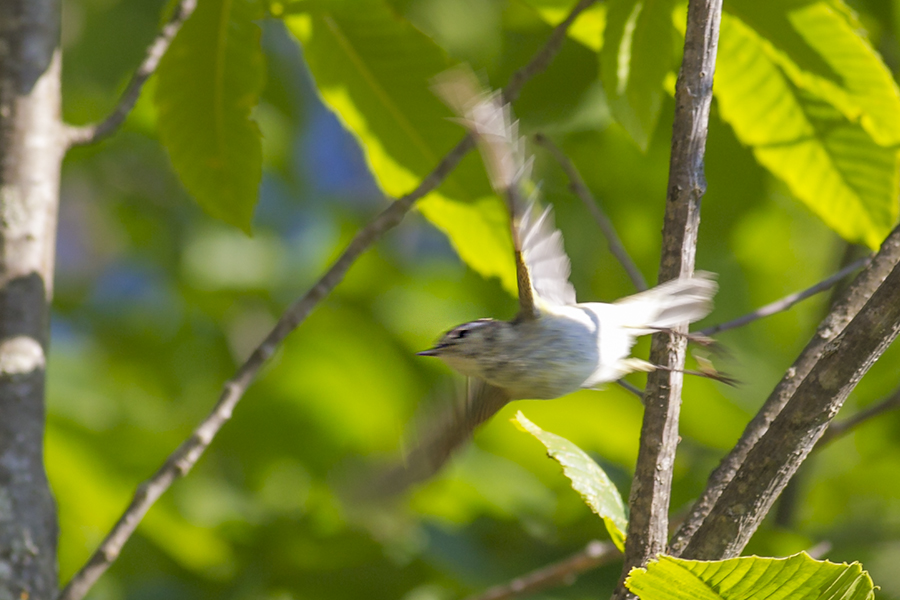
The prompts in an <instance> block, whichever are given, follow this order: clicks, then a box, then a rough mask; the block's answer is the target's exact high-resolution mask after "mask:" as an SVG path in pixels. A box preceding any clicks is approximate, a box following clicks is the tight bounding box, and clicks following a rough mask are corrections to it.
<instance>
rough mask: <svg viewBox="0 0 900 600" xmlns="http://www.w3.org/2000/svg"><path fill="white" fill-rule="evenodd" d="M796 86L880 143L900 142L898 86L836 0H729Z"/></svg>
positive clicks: (736, 12) (899, 95)
mask: <svg viewBox="0 0 900 600" xmlns="http://www.w3.org/2000/svg"><path fill="white" fill-rule="evenodd" d="M727 10H728V11H729V12H731V13H733V14H734V15H735V16H737V17H739V18H740V19H741V21H743V22H744V23H745V24H747V25H748V26H750V27H751V28H752V29H754V30H755V31H756V32H757V33H758V34H759V35H760V36H761V37H762V38H764V39H765V40H766V41H767V42H768V43H767V44H766V45H765V46H763V51H765V52H766V53H767V55H768V56H769V57H770V58H771V59H772V60H773V61H775V62H777V63H778V65H779V66H780V67H781V68H782V69H784V72H785V74H786V75H787V76H788V77H790V79H791V81H792V82H793V83H794V85H796V86H797V87H800V88H801V89H804V90H806V91H808V92H810V93H812V94H815V95H816V96H818V97H820V98H822V99H823V100H826V101H827V102H829V103H830V104H832V105H834V106H835V108H837V109H839V110H840V111H841V113H842V114H843V115H844V116H845V117H846V118H847V119H848V120H850V121H852V122H854V123H859V124H860V125H861V126H862V128H863V129H864V130H865V131H866V132H867V133H868V134H869V135H870V136H871V137H872V139H873V140H875V142H876V143H878V144H879V145H882V146H890V145H896V144H898V143H900V89H898V88H897V84H896V82H895V81H894V78H893V77H892V76H891V72H890V70H889V69H888V68H887V66H886V65H885V64H884V62H883V61H882V60H881V57H880V56H879V55H878V53H877V52H876V51H875V49H874V48H873V47H872V45H871V43H870V42H869V41H868V40H867V39H866V38H865V37H864V36H863V35H862V34H861V33H860V32H861V31H862V27H861V25H860V24H859V23H858V22H857V21H856V19H855V18H854V17H853V15H852V13H851V12H850V10H849V9H848V8H847V7H846V6H845V5H844V4H843V3H842V2H840V1H839V0H828V1H826V0H819V1H812V2H811V1H809V0H802V1H801V0H789V1H785V0H729V2H728V3H727Z"/></svg>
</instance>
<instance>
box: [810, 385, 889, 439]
mask: <svg viewBox="0 0 900 600" xmlns="http://www.w3.org/2000/svg"><path fill="white" fill-rule="evenodd" d="M895 408H900V388H897V389H896V390H894V393H892V394H891V395H890V396H888V397H887V398H884V399H883V400H881V401H880V402H876V403H875V404H873V405H872V406H869V407H867V408H865V409H863V410H861V411H859V412H858V413H856V414H855V415H853V416H852V417H849V418H847V419H844V420H843V421H840V422H839V423H832V424H831V425H829V426H828V429H826V430H825V433H824V434H822V437H821V438H819V442H818V443H817V444H816V450H821V449H822V448H824V447H825V446H827V445H828V444H830V443H831V442H833V441H835V440H837V439H840V438H842V437H844V436H845V435H847V434H848V433H850V432H851V431H853V430H854V429H856V428H857V427H859V426H860V425H862V424H863V423H865V422H866V421H868V420H870V419H874V418H875V417H878V416H880V415H883V414H884V413H886V412H888V411H891V410H894V409H895Z"/></svg>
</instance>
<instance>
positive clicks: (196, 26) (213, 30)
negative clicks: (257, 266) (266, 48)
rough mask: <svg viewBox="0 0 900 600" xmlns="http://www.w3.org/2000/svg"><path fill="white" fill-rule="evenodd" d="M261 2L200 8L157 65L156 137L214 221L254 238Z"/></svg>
mask: <svg viewBox="0 0 900 600" xmlns="http://www.w3.org/2000/svg"><path fill="white" fill-rule="evenodd" d="M261 16H262V12H261V9H260V7H259V4H258V2H256V0H221V1H217V0H200V2H198V4H197V9H196V10H195V11H194V14H193V15H191V18H190V19H188V20H187V22H186V23H185V24H184V26H183V27H182V28H181V30H180V31H179V32H178V35H177V36H175V39H174V40H173V41H172V45H171V46H170V47H169V50H168V51H167V52H166V54H165V56H164V57H163V59H162V61H161V62H160V65H159V73H158V77H159V80H158V82H157V86H156V95H155V98H154V100H155V102H156V106H157V108H158V110H159V117H158V126H159V135H160V139H161V140H162V143H163V145H165V147H166V149H167V150H168V151H169V156H170V157H171V159H172V165H173V166H174V168H175V171H176V172H177V173H178V176H179V177H180V178H181V181H182V182H183V183H184V186H185V187H186V188H187V190H188V191H189V192H190V193H191V195H193V196H194V198H195V199H196V200H197V202H198V203H199V204H200V206H202V207H203V209H204V210H206V212H208V213H209V214H210V215H212V216H213V217H216V218H218V219H221V220H223V221H225V222H227V223H231V224H232V225H236V226H238V227H240V228H241V229H243V230H244V231H246V232H248V233H249V231H250V222H251V220H252V218H253V209H254V207H255V206H256V202H257V199H258V196H259V193H258V192H259V182H260V178H261V177H262V140H261V137H260V133H259V128H258V127H257V125H256V123H255V122H254V121H253V120H252V119H251V118H250V113H251V111H252V110H253V107H254V106H256V104H257V103H258V101H259V95H260V92H261V90H262V87H263V81H264V77H265V75H264V62H263V55H262V50H261V48H260V41H259V40H260V29H259V27H258V26H257V25H256V24H255V23H253V20H254V19H258V18H260V17H261Z"/></svg>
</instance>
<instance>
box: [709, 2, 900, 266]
mask: <svg viewBox="0 0 900 600" xmlns="http://www.w3.org/2000/svg"><path fill="white" fill-rule="evenodd" d="M721 28H722V29H721V36H720V42H719V62H718V66H717V69H716V77H715V85H714V91H715V94H716V99H717V101H718V106H719V111H720V114H721V116H722V118H723V119H724V120H725V121H726V122H728V123H729V124H730V125H731V126H732V128H733V129H734V132H735V134H736V135H737V137H738V139H739V140H740V141H741V142H742V143H744V144H746V145H748V146H750V147H751V148H753V153H754V155H755V156H756V159H757V160H758V161H759V162H760V163H761V164H762V165H763V166H764V167H766V168H767V169H768V170H769V171H770V172H771V173H772V174H774V175H775V176H777V177H779V178H780V179H782V180H783V181H784V182H785V183H786V184H787V186H788V188H790V190H791V192H792V193H793V194H794V195H795V196H796V197H797V198H798V199H799V200H800V201H802V202H803V203H804V204H806V205H807V207H809V209H810V210H812V211H813V212H814V213H815V214H817V215H818V216H819V217H820V218H821V219H822V220H823V221H824V222H825V223H826V224H827V225H828V226H829V227H831V228H832V229H833V230H834V231H836V232H837V233H839V234H840V235H841V236H843V237H844V238H846V239H847V240H849V241H852V242H862V243H865V244H867V245H869V246H870V247H872V248H877V247H878V245H879V244H880V242H881V240H883V239H884V237H885V236H886V235H887V233H888V232H889V231H890V229H891V227H892V226H893V224H894V223H895V222H896V220H897V214H898V206H897V202H896V196H897V188H898V154H897V151H896V150H894V149H890V148H885V147H882V146H880V145H878V144H877V143H876V142H875V141H874V140H873V139H872V137H871V136H870V135H869V134H868V132H867V131H866V130H865V129H864V128H863V127H862V126H861V125H860V124H859V123H854V122H851V121H849V120H848V119H847V118H846V116H845V115H844V114H842V113H841V112H840V111H839V110H838V109H836V108H834V107H833V106H831V105H830V104H829V103H827V102H825V101H824V100H822V99H820V98H818V97H816V96H814V95H812V94H811V93H810V92H808V91H805V90H803V89H801V88H798V87H797V86H796V85H795V84H794V83H793V81H792V80H791V78H790V77H789V76H788V75H787V74H786V73H785V71H784V70H783V69H782V67H781V65H780V64H779V63H778V62H777V61H775V60H773V58H772V53H771V51H769V50H767V47H769V46H770V43H769V42H768V41H767V40H766V39H764V38H762V37H761V36H760V35H759V34H758V33H757V32H756V31H754V30H753V29H752V28H751V27H749V26H747V25H746V24H745V23H743V22H742V21H741V20H740V19H738V18H737V17H735V16H733V15H730V14H723V15H722V24H721Z"/></svg>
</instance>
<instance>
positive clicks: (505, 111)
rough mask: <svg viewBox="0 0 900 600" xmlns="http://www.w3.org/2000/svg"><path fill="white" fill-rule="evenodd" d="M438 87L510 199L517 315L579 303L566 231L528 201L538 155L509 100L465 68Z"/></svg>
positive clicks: (443, 78) (548, 213) (496, 184)
mask: <svg viewBox="0 0 900 600" xmlns="http://www.w3.org/2000/svg"><path fill="white" fill-rule="evenodd" d="M434 90H435V93H436V94H437V95H438V96H440V97H441V98H442V99H443V100H444V102H446V103H447V105H448V106H450V108H452V109H453V110H454V111H456V113H457V114H459V115H460V117H461V118H460V119H459V122H460V123H462V124H463V125H465V126H466V128H468V129H469V131H471V132H472V134H473V135H474V136H475V137H476V139H477V140H478V145H479V148H480V150H481V156H482V158H483V160H484V164H485V167H486V169H487V172H488V175H489V177H490V179H491V184H492V185H493V186H494V189H495V190H497V192H498V193H501V194H503V195H504V197H505V198H506V201H507V205H508V207H509V213H510V231H511V234H512V240H513V249H514V251H515V259H516V277H517V281H518V288H519V316H518V318H520V319H534V318H537V317H538V316H539V315H540V311H539V310H538V309H539V304H540V303H541V302H543V303H545V304H575V289H574V288H573V287H572V284H570V283H569V281H568V278H569V272H570V265H569V258H568V257H567V256H566V253H565V250H564V249H563V244H562V234H561V233H560V232H559V231H558V230H557V229H556V228H555V227H554V226H553V214H552V212H551V210H550V209H549V208H548V209H546V210H544V212H543V213H542V214H541V215H540V216H537V215H536V214H535V212H536V204H537V202H536V201H535V200H533V199H532V200H531V201H528V202H526V201H525V200H524V197H525V192H524V187H525V184H526V183H527V182H528V180H529V179H530V177H531V167H532V163H533V159H532V158H530V157H528V156H527V155H526V152H525V141H524V139H522V138H521V137H519V126H518V122H516V121H514V120H513V118H512V112H511V111H510V108H509V104H507V103H505V102H504V101H503V98H502V96H501V95H500V94H499V93H498V92H493V93H489V92H487V91H485V90H484V88H483V87H482V86H481V84H480V82H479V81H478V78H477V77H476V76H475V74H474V73H472V71H471V70H469V69H467V68H465V67H458V68H456V69H452V70H450V71H447V72H445V73H442V74H441V75H440V76H438V78H437V79H436V80H435V84H434Z"/></svg>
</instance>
